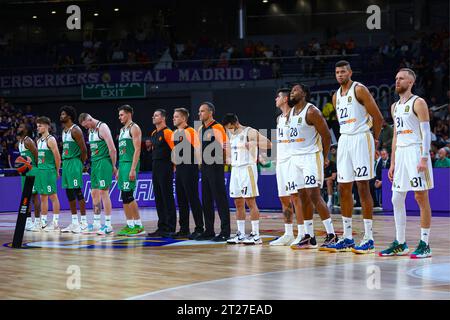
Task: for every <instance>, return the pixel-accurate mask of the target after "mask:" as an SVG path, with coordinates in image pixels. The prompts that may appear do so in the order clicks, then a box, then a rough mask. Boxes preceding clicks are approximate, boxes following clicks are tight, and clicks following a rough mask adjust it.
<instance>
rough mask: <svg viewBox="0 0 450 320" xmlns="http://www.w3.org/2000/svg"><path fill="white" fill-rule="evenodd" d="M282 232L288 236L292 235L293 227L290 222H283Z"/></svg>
mask: <svg viewBox="0 0 450 320" xmlns="http://www.w3.org/2000/svg"><path fill="white" fill-rule="evenodd" d="M284 234H285V235H288V236H293V235H294V228H293V225H292V223H285V224H284Z"/></svg>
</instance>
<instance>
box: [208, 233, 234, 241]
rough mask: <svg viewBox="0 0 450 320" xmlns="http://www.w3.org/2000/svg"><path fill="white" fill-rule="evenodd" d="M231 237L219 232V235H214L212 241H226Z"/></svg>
mask: <svg viewBox="0 0 450 320" xmlns="http://www.w3.org/2000/svg"><path fill="white" fill-rule="evenodd" d="M229 238H230V237H226V236H224V235H222V234H219V235H218V236H216V237H214V238H213V239H212V241H214V242H226V241H227V240H228V239H229Z"/></svg>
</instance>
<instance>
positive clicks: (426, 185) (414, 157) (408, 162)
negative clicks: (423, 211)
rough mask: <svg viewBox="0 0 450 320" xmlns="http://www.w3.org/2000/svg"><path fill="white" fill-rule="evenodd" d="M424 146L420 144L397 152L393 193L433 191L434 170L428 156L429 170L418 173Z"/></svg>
mask: <svg viewBox="0 0 450 320" xmlns="http://www.w3.org/2000/svg"><path fill="white" fill-rule="evenodd" d="M421 149H422V146H421V145H419V144H415V145H410V146H407V147H399V146H397V149H396V150H395V169H394V181H393V182H392V191H400V192H406V191H423V190H429V189H433V187H434V180H433V168H432V164H431V158H430V157H429V156H428V161H427V164H428V169H427V170H425V172H421V173H419V172H417V165H418V164H419V161H420V158H421Z"/></svg>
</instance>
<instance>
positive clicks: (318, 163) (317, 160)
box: [316, 152, 323, 186]
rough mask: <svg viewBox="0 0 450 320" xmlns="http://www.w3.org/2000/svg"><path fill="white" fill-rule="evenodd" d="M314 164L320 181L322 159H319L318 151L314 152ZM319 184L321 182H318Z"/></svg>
mask: <svg viewBox="0 0 450 320" xmlns="http://www.w3.org/2000/svg"><path fill="white" fill-rule="evenodd" d="M316 165H317V173H318V174H319V179H318V182H319V181H322V166H323V164H322V161H321V159H320V152H316ZM320 186H322V184H320Z"/></svg>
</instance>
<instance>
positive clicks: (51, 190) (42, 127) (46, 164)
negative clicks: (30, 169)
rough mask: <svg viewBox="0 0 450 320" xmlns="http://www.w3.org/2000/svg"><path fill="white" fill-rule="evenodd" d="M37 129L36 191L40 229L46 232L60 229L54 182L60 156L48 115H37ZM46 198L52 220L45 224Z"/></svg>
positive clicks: (57, 176) (59, 165)
mask: <svg viewBox="0 0 450 320" xmlns="http://www.w3.org/2000/svg"><path fill="white" fill-rule="evenodd" d="M36 123H37V131H38V133H39V134H40V138H39V139H38V141H37V148H38V171H37V188H36V189H37V192H38V193H39V194H40V195H41V208H42V216H41V222H42V229H44V230H45V231H46V232H51V231H60V228H59V225H58V222H59V210H60V205H59V199H58V194H57V193H56V191H57V190H56V182H57V180H58V178H59V169H60V167H61V156H60V154H59V150H58V143H57V142H56V139H55V137H54V136H52V135H51V134H50V133H49V130H50V126H51V121H50V119H49V118H48V117H39V118H37V120H36ZM48 198H50V201H51V202H52V206H53V221H52V223H51V224H47V213H48Z"/></svg>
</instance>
